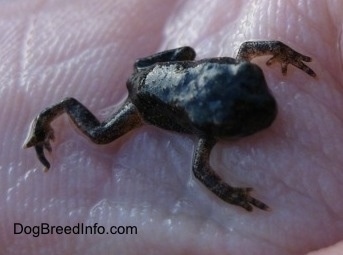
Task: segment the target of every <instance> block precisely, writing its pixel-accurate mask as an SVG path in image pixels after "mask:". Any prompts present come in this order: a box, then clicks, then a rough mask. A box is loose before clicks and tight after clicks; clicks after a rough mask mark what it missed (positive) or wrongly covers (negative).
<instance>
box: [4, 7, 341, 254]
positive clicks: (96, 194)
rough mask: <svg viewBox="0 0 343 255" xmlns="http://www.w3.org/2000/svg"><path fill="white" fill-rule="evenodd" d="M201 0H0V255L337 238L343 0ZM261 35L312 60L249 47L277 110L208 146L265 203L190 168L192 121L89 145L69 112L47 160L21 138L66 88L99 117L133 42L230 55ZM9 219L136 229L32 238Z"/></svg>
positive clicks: (116, 90) (262, 247)
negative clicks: (232, 194)
mask: <svg viewBox="0 0 343 255" xmlns="http://www.w3.org/2000/svg"><path fill="white" fill-rule="evenodd" d="M100 2H101V3H100ZM199 2H200V1H182V2H179V3H177V2H176V1H163V4H162V3H161V2H160V1H153V0H151V1H149V3H147V2H145V3H144V4H143V3H142V1H137V0H136V1H134V0H130V1H84V0H82V1H81V0H75V1H35V0H32V1H9V0H8V1H1V3H0V5H1V7H0V19H1V22H0V35H1V36H0V45H1V48H0V59H1V61H0V84H1V87H0V88H1V90H0V98H1V100H0V107H1V109H2V114H1V116H0V123H2V124H1V125H0V132H1V134H3V135H2V136H1V138H0V139H1V144H2V147H1V153H0V157H1V159H0V162H1V163H0V167H1V171H0V182H1V184H0V194H1V196H0V199H1V201H0V205H1V206H0V224H1V225H0V229H1V230H2V231H1V234H0V254H47V253H48V254H81V253H82V254H109V253H114V252H115V253H116V254H137V253H140V254H161V253H163V254H305V253H308V252H310V251H315V250H318V249H321V248H324V247H327V246H330V245H334V244H335V243H338V244H336V245H335V246H333V247H330V248H328V249H324V250H320V251H318V252H316V253H312V254H338V252H343V249H342V244H339V241H341V240H342V236H343V220H342V215H343V202H342V200H341V194H342V193H343V185H342V183H343V170H342V167H341V166H342V162H341V151H342V149H343V128H342V127H343V125H342V119H343V111H342V109H343V89H342V84H343V81H342V76H341V74H342V69H343V66H342V62H343V61H342V48H343V41H342V31H343V30H342V29H343V28H342V25H341V24H343V22H342V17H343V15H342V13H339V12H341V10H343V5H342V3H341V1H320V0H318V1H301V2H300V1H258V2H257V1H256V2H255V1H241V2H239V1H226V2H225V4H223V2H221V1H203V2H201V3H199ZM310 2H311V4H310ZM318 13H321V15H320V16H318ZM256 39H264V40H266V39H268V40H270V39H277V40H280V41H282V42H284V43H286V44H287V45H289V46H291V47H292V48H294V49H295V50H297V51H299V52H300V53H302V54H305V55H308V56H311V57H312V59H313V62H311V63H309V66H311V67H312V68H313V69H314V71H315V72H316V73H317V75H318V78H317V79H313V78H312V77H310V76H308V75H306V74H305V73H303V72H302V71H300V70H297V69H295V68H294V67H289V68H288V74H287V76H282V74H281V68H280V66H279V65H277V64H276V65H273V66H271V67H266V66H265V64H264V63H265V61H266V58H261V59H258V60H256V61H255V62H256V63H258V64H260V66H262V68H263V70H264V72H265V75H266V79H267V83H268V85H269V87H270V88H271V90H272V92H273V93H274V95H275V98H276V100H277V102H278V105H279V114H278V117H277V119H276V121H275V122H274V124H273V125H272V126H271V127H270V128H269V129H266V130H264V131H262V132H260V133H258V134H255V135H253V136H251V137H247V138H244V139H242V140H239V141H233V142H227V141H226V142H221V143H219V144H218V145H217V146H216V147H215V148H214V150H213V151H212V156H211V164H212V167H213V168H214V170H215V171H216V172H217V173H218V174H220V175H221V176H222V177H223V179H224V180H226V181H227V182H229V183H231V184H233V185H236V186H250V187H253V188H254V192H253V196H254V197H256V198H258V199H261V200H262V201H264V202H265V203H267V204H268V205H269V206H270V207H271V208H272V210H271V211H270V212H264V211H260V210H257V209H255V210H254V211H253V212H252V213H248V212H245V211H244V210H243V209H241V208H238V207H236V206H232V205H229V204H225V203H223V202H222V201H221V200H219V199H217V198H216V197H215V196H214V195H212V194H210V192H209V191H207V190H206V189H205V188H204V187H203V186H202V185H201V184H200V183H199V182H198V181H196V180H195V179H194V177H193V176H192V174H191V156H192V153H191V151H192V150H193V146H194V144H195V143H194V142H195V140H194V139H193V137H192V136H185V135H182V134H176V133H172V132H167V131H163V130H160V129H157V128H154V127H151V126H144V127H142V128H140V129H137V130H135V131H133V132H132V133H130V134H128V135H126V136H125V137H122V138H120V139H119V140H117V141H115V142H113V143H111V144H110V145H106V146H97V145H93V144H91V143H90V142H89V141H87V140H86V139H85V138H84V137H82V136H81V135H80V134H79V133H78V132H76V131H75V129H74V128H73V127H72V124H71V123H70V121H69V120H68V119H67V118H66V117H63V118H60V119H58V120H56V121H55V122H54V125H53V127H54V129H55V131H56V133H55V135H56V140H55V142H54V143H53V144H52V149H53V153H52V154H51V156H49V158H48V159H49V160H50V162H51V163H52V167H51V169H50V170H49V172H47V173H42V172H41V170H42V166H41V165H40V163H39V162H38V160H37V158H36V156H35V153H34V150H32V149H28V150H23V149H22V148H21V146H22V144H23V142H24V140H25V137H26V135H27V132H28V129H29V123H30V122H31V121H32V119H33V118H34V117H35V116H36V115H37V114H38V113H39V112H40V111H41V110H43V109H44V107H47V106H50V105H51V104H53V103H55V102H58V101H59V100H61V99H63V98H64V97H66V96H73V97H75V98H77V99H79V100H80V101H81V102H82V103H83V104H85V105H86V106H87V107H88V108H89V109H90V110H91V111H92V112H93V113H94V114H95V115H96V116H98V117H99V118H100V119H105V118H106V116H108V115H110V113H111V112H112V111H113V109H114V108H113V107H112V105H117V106H119V105H120V103H121V102H123V100H124V98H125V96H126V88H125V82H126V78H127V77H128V76H129V74H130V73H131V71H132V65H133V62H134V60H135V59H136V58H138V57H144V56H147V55H150V54H151V53H154V52H157V51H160V50H164V49H166V48H174V47H178V46H181V45H190V46H192V47H194V48H195V50H196V51H197V53H198V59H199V58H204V57H214V56H235V54H236V53H237V50H238V47H239V45H240V44H241V43H242V42H244V41H246V40H256ZM14 222H20V223H22V224H23V225H29V226H34V225H39V224H41V223H43V222H46V223H49V224H50V225H61V226H67V225H69V226H74V225H76V224H77V223H84V224H87V225H93V224H94V223H98V225H102V226H106V227H109V226H112V225H136V226H137V227H138V235H65V234H64V235H41V236H39V237H37V238H36V237H33V236H32V235H23V234H22V235H14V234H13V224H14ZM334 249H336V250H334Z"/></svg>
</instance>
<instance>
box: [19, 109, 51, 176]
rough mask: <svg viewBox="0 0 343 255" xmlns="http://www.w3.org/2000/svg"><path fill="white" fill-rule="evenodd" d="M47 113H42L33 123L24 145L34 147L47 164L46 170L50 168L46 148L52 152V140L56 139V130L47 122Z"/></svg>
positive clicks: (43, 162)
mask: <svg viewBox="0 0 343 255" xmlns="http://www.w3.org/2000/svg"><path fill="white" fill-rule="evenodd" d="M46 117H47V116H46V115H44V114H40V115H39V116H38V117H37V118H35V119H34V121H33V122H32V124H31V130H30V133H29V136H28V137H27V139H26V141H25V142H24V147H26V148H30V147H34V148H35V150H36V154H37V157H38V159H39V161H40V162H41V163H42V164H43V165H44V166H45V170H47V169H49V168H50V163H49V161H48V160H47V159H46V157H45V155H44V149H46V150H47V151H49V152H51V145H50V141H53V140H54V131H53V129H52V128H51V126H50V125H49V124H48V123H47V122H46Z"/></svg>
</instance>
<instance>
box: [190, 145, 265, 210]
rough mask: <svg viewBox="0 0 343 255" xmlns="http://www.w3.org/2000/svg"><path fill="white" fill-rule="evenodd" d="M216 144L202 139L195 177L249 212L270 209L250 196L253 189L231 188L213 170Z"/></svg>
mask: <svg viewBox="0 0 343 255" xmlns="http://www.w3.org/2000/svg"><path fill="white" fill-rule="evenodd" d="M215 142H216V141H215V140H214V139H207V138H200V140H199V142H198V145H197V148H196V151H195V155H194V159H193V173H194V175H195V177H196V178H197V179H198V180H200V181H201V182H202V183H203V184H204V185H205V186H206V187H207V188H208V189H209V190H211V191H212V192H213V193H214V194H216V195H217V196H218V197H220V198H221V199H223V200H224V201H226V202H227V203H230V204H234V205H238V206H241V207H243V208H244V209H246V210H247V211H252V210H253V207H252V206H255V207H257V208H259V209H261V210H268V209H269V207H268V206H267V205H266V204H264V203H262V202H261V201H259V200H257V199H255V198H253V197H251V196H250V195H249V193H250V192H251V191H252V188H234V187H231V186H230V185H228V184H227V183H225V182H223V180H222V179H221V178H220V177H219V176H218V175H217V174H216V173H215V172H214V171H213V170H212V168H211V166H210V164H209V159H210V152H211V149H212V148H213V146H214V144H215Z"/></svg>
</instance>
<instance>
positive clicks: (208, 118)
mask: <svg viewBox="0 0 343 255" xmlns="http://www.w3.org/2000/svg"><path fill="white" fill-rule="evenodd" d="M261 55H272V58H270V59H269V60H268V61H267V65H270V64H272V63H274V62H280V63H281V70H282V73H283V74H286V72H287V65H288V64H292V65H294V66H296V67H298V68H299V69H301V70H303V71H304V72H306V73H307V74H309V75H311V76H313V77H315V73H314V72H313V71H312V70H311V69H310V68H309V67H308V66H306V65H305V64H304V63H303V61H305V62H310V61H311V58H310V57H307V56H304V55H302V54H300V53H298V52H296V51H294V50H293V49H291V48H290V47H288V46H287V45H285V44H283V43H282V42H279V41H257V42H245V43H243V44H242V45H241V47H240V49H239V52H238V54H237V57H236V58H235V59H234V58H229V57H219V58H208V59H202V60H198V61H196V60H194V59H195V51H194V50H193V49H192V48H190V47H181V48H177V49H172V50H167V51H163V52H160V53H157V54H154V55H151V56H149V57H145V58H142V59H138V60H137V61H136V63H135V64H134V71H133V74H132V75H131V77H130V78H129V79H128V81H127V89H128V91H129V96H128V98H127V100H126V102H125V103H124V104H123V106H122V107H121V108H120V109H119V110H118V111H117V112H116V113H115V114H113V115H112V116H110V118H108V119H107V120H105V121H104V122H100V121H99V120H98V119H97V118H96V117H95V116H94V115H93V114H92V113H91V112H90V111H89V110H88V109H87V108H86V107H85V106H83V105H82V104H81V103H80V102H79V101H77V100H76V99H74V98H66V99H64V100H63V101H61V102H60V103H58V104H55V105H53V106H51V107H49V108H47V109H45V110H44V111H42V112H41V113H40V114H39V115H38V116H37V117H36V118H35V120H34V121H33V123H32V127H31V132H30V134H29V137H28V139H27V141H26V143H25V146H26V147H32V146H34V147H35V150H36V153H37V156H38V159H39V160H40V161H41V163H42V164H43V165H44V166H45V167H46V168H47V169H48V168H49V167H50V164H49V162H48V161H47V159H46V157H45V155H44V149H46V150H48V151H50V152H51V146H50V140H53V139H54V131H53V130H52V128H51V126H50V123H51V122H52V121H53V120H54V119H55V118H57V117H58V116H59V115H61V114H62V113H67V114H68V115H69V117H70V118H71V120H72V121H73V122H74V124H75V125H76V127H77V128H78V129H80V130H81V131H82V132H83V133H84V134H85V135H86V136H87V137H89V138H90V140H91V141H92V142H94V143H97V144H106V143H110V142H112V141H114V140H115V139H117V138H118V137H120V136H122V135H124V134H126V133H128V132H129V131H131V130H132V129H134V128H137V127H139V126H141V125H143V124H144V123H147V124H152V125H155V126H157V127H160V128H163V129H167V130H172V131H177V132H181V133H187V134H195V135H196V136H198V137H199V141H198V144H197V146H196V151H195V154H194V158H193V173H194V175H195V177H196V178H197V179H198V180H200V181H201V182H202V183H203V184H204V185H205V186H206V187H207V188H208V189H209V190H211V191H212V192H213V193H214V194H216V195H217V196H218V197H220V198H221V199H223V200H224V201H226V202H228V203H230V204H234V205H238V206H241V207H243V208H244V209H246V210H248V211H252V209H253V206H255V207H257V208H259V209H262V210H267V209H268V206H267V205H266V204H264V203H262V202H261V201H259V200H257V199H255V198H253V197H251V196H250V194H249V193H250V192H251V191H252V189H251V188H237V187H231V186H230V185H228V184H227V183H225V182H224V181H223V180H222V179H221V178H220V177H219V176H218V175H217V174H216V173H215V172H214V171H213V170H212V168H211V166H210V165H209V157H210V152H211V149H212V148H213V146H214V145H215V143H216V142H217V141H218V140H219V139H225V138H234V137H244V136H247V135H251V134H254V133H256V132H258V131H260V130H262V129H265V128H267V127H269V126H270V125H271V123H272V122H273V121H274V119H275V117H276V114H277V105H276V101H275V99H274V97H273V95H272V94H271V92H270V91H269V89H268V87H267V84H266V81H265V78H264V75H263V72H262V70H261V69H260V68H259V67H258V66H257V65H255V64H253V63H251V62H250V60H251V59H252V58H254V57H257V56H261Z"/></svg>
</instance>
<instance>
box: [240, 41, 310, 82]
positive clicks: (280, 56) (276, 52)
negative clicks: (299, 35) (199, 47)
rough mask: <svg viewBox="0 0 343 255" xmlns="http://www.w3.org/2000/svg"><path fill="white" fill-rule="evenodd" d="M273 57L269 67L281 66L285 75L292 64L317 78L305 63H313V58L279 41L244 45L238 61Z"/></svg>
mask: <svg viewBox="0 0 343 255" xmlns="http://www.w3.org/2000/svg"><path fill="white" fill-rule="evenodd" d="M264 55H273V56H272V57H271V58H270V59H269V60H268V61H267V65H271V64H273V63H274V62H279V63H280V64H281V71H282V74H283V75H286V73H287V65H288V64H291V65H294V66H295V67H297V68H299V69H300V70H303V71H304V72H305V73H307V74H308V75H310V76H312V77H316V73H315V72H314V71H313V70H312V69H311V68H310V67H308V66H307V65H305V64H304V63H303V62H311V58H310V57H308V56H305V55H303V54H301V53H299V52H296V51H295V50H293V49H292V48H290V47H289V46H287V45H286V44H284V43H282V42H279V41H251V42H244V43H242V45H241V47H240V48H239V51H238V54H237V57H236V59H238V60H245V61H250V60H251V59H253V58H255V57H258V56H264Z"/></svg>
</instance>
